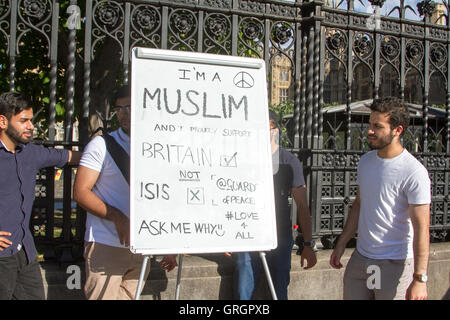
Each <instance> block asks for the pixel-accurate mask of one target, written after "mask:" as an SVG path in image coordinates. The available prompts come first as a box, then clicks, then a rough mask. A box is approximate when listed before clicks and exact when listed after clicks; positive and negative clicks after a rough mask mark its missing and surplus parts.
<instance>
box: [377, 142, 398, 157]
mask: <svg viewBox="0 0 450 320" xmlns="http://www.w3.org/2000/svg"><path fill="white" fill-rule="evenodd" d="M403 150H404V148H403V146H402V145H401V143H400V142H392V143H391V144H389V145H388V146H386V147H384V148H383V149H378V151H377V155H378V156H379V157H380V158H383V159H392V158H395V157H396V156H398V155H400V154H401V153H402V152H403Z"/></svg>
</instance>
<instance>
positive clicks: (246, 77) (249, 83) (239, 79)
mask: <svg viewBox="0 0 450 320" xmlns="http://www.w3.org/2000/svg"><path fill="white" fill-rule="evenodd" d="M233 83H234V85H235V86H236V87H238V88H244V89H248V88H251V87H253V86H254V84H255V80H254V79H253V77H252V76H251V75H250V74H249V73H247V72H245V71H241V72H239V73H238V74H236V76H235V77H234V79H233Z"/></svg>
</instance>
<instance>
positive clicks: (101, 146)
mask: <svg viewBox="0 0 450 320" xmlns="http://www.w3.org/2000/svg"><path fill="white" fill-rule="evenodd" d="M110 135H111V136H112V137H113V138H114V139H116V141H117V142H118V143H119V144H120V146H121V147H122V148H123V149H124V150H125V151H126V152H127V153H128V154H129V152H130V137H129V136H128V135H127V134H125V133H124V132H123V131H122V129H119V130H116V131H114V132H111V133H110ZM80 166H83V167H87V168H89V169H92V170H95V171H98V172H100V175H99V176H98V179H97V182H96V183H95V185H94V187H93V188H92V192H93V193H95V194H96V195H97V196H98V197H99V198H100V199H102V200H103V202H105V203H107V204H109V205H111V206H113V207H115V208H117V209H119V210H120V211H122V212H123V213H124V214H125V215H126V216H128V217H129V216H130V187H129V185H128V183H127V181H126V180H125V178H124V177H123V175H122V172H121V171H120V169H119V168H118V167H117V165H116V163H115V162H114V160H113V159H112V157H111V155H110V154H109V153H108V152H107V150H106V144H105V140H104V139H103V138H102V137H101V136H97V137H95V138H94V139H92V140H91V141H90V142H89V143H88V145H87V146H86V148H85V149H84V151H83V155H82V157H81V159H80ZM84 240H85V241H89V242H99V243H102V244H106V245H109V246H114V247H122V248H123V247H124V246H123V245H121V244H120V241H119V237H118V235H117V231H116V227H115V226H114V223H113V222H111V221H108V220H105V219H101V218H99V217H97V216H95V215H93V214H91V213H89V212H88V214H87V217H86V233H85V236H84Z"/></svg>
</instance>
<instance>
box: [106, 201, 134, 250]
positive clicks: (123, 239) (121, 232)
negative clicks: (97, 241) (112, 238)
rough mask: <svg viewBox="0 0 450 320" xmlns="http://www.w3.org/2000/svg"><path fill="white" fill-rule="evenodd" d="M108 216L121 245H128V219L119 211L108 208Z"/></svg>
mask: <svg viewBox="0 0 450 320" xmlns="http://www.w3.org/2000/svg"><path fill="white" fill-rule="evenodd" d="M108 211H109V212H108V215H109V216H110V217H111V221H112V222H113V223H114V226H115V227H116V231H117V235H118V236H119V241H120V244H121V245H124V246H126V247H128V246H129V245H130V219H128V217H127V216H126V215H125V214H124V213H123V212H122V211H120V210H119V209H117V208H114V207H112V206H108Z"/></svg>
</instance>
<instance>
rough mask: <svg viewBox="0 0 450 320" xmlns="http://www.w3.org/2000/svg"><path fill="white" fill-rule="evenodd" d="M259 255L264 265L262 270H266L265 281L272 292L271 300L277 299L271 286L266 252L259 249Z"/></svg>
mask: <svg viewBox="0 0 450 320" xmlns="http://www.w3.org/2000/svg"><path fill="white" fill-rule="evenodd" d="M259 256H260V257H261V261H262V263H263V266H264V271H265V272H266V277H267V283H268V284H269V288H270V292H271V293H272V298H273V300H278V299H277V294H276V292H275V288H274V286H273V282H272V277H271V276H270V270H269V266H268V265H267V260H266V253H265V252H262V251H261V252H260V253H259Z"/></svg>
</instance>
